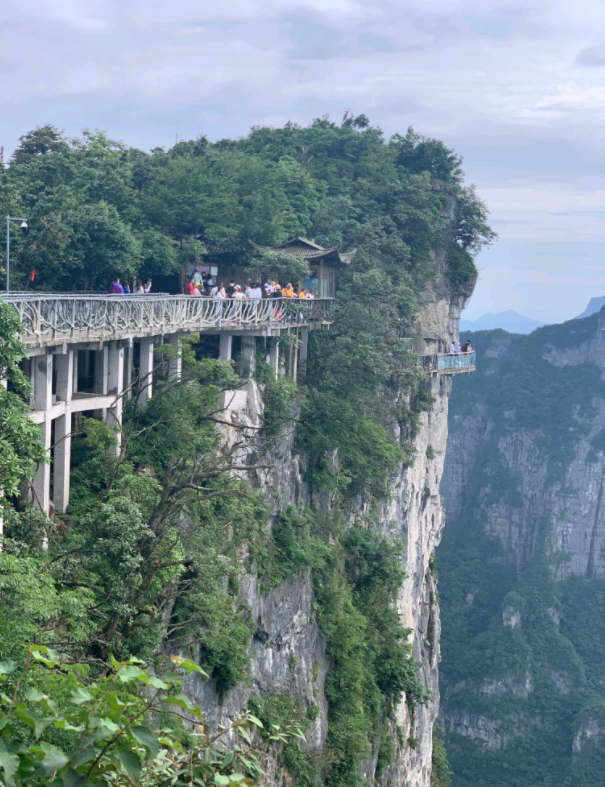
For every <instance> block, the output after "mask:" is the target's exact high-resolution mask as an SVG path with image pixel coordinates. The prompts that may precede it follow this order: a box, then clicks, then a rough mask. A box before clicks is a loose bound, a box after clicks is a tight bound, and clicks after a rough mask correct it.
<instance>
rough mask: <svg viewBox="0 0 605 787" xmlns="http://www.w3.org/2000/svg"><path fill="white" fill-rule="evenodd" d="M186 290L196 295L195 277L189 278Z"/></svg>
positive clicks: (189, 293) (188, 293)
mask: <svg viewBox="0 0 605 787" xmlns="http://www.w3.org/2000/svg"><path fill="white" fill-rule="evenodd" d="M185 291H186V293H187V295H194V294H195V284H194V283H193V277H192V278H191V279H189V281H188V282H187V288H186V290H185Z"/></svg>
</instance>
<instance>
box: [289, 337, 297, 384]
mask: <svg viewBox="0 0 605 787" xmlns="http://www.w3.org/2000/svg"><path fill="white" fill-rule="evenodd" d="M290 363H291V370H290V372H291V374H292V379H293V380H296V376H297V374H298V342H297V343H296V344H291V345H290Z"/></svg>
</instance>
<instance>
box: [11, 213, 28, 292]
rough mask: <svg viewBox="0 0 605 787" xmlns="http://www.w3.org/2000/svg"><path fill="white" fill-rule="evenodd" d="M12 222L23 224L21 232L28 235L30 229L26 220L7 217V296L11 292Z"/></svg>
mask: <svg viewBox="0 0 605 787" xmlns="http://www.w3.org/2000/svg"><path fill="white" fill-rule="evenodd" d="M11 221H20V222H21V231H22V232H25V233H27V231H28V230H29V227H28V226H27V220H26V219H16V218H14V217H12V216H7V217H6V294H7V295H8V294H9V292H10V244H11V234H10V233H11Z"/></svg>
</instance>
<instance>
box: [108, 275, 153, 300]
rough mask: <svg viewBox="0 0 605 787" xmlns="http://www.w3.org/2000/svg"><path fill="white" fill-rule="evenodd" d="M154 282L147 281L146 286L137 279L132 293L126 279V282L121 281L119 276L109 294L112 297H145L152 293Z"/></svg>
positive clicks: (113, 282) (111, 285)
mask: <svg viewBox="0 0 605 787" xmlns="http://www.w3.org/2000/svg"><path fill="white" fill-rule="evenodd" d="M151 287H152V282H151V279H147V281H146V282H145V284H143V282H142V281H141V279H137V280H136V281H135V283H134V286H133V288H132V291H131V289H130V286H129V284H128V282H127V281H126V279H124V282H123V283H122V281H121V280H120V277H119V276H117V277H116V278H115V279H114V280H113V281H112V282H111V284H110V286H109V294H110V295H131V294H132V295H145V294H146V293H148V292H151Z"/></svg>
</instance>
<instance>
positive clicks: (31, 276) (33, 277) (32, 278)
mask: <svg viewBox="0 0 605 787" xmlns="http://www.w3.org/2000/svg"><path fill="white" fill-rule="evenodd" d="M35 278H36V271H35V270H32V272H31V275H30V277H29V280H30V281H33V280H34V279H35Z"/></svg>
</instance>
